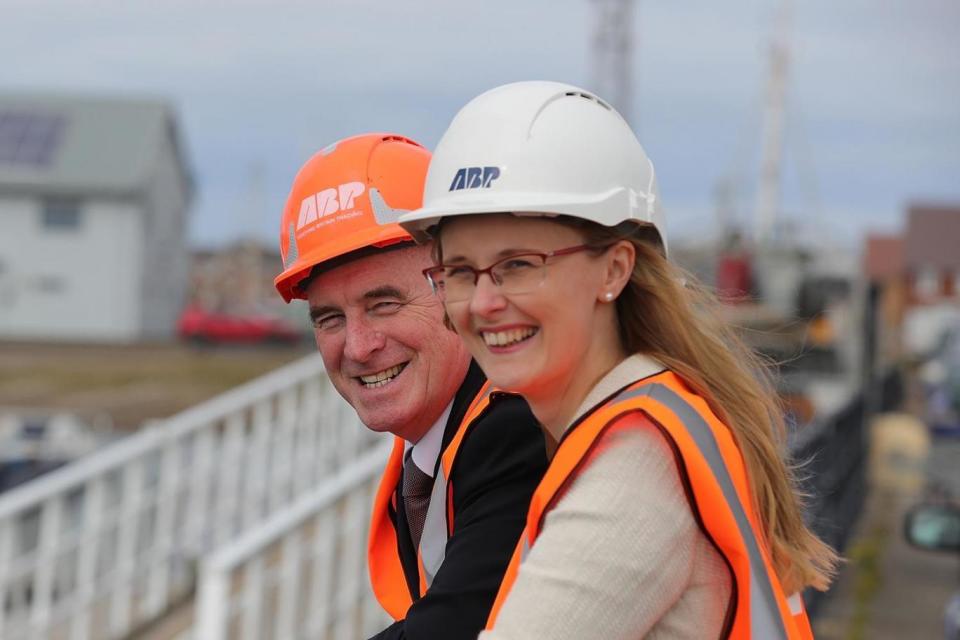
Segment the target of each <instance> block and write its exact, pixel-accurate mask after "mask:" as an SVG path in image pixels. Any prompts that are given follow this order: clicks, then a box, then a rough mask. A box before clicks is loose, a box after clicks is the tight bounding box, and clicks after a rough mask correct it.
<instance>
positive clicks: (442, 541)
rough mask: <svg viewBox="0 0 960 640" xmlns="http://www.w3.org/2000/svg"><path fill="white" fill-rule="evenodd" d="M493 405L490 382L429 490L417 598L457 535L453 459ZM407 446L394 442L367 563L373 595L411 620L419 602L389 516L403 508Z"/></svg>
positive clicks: (398, 615) (393, 612)
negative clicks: (399, 486) (398, 495)
mask: <svg viewBox="0 0 960 640" xmlns="http://www.w3.org/2000/svg"><path fill="white" fill-rule="evenodd" d="M489 405H490V383H489V382H486V383H484V385H483V386H482V387H481V388H480V391H479V392H478V393H477V395H476V397H475V398H474V399H473V401H472V402H471V403H470V407H469V408H468V409H467V413H466V414H465V415H464V417H463V420H462V421H461V422H460V425H459V426H458V427H457V432H456V434H454V436H453V439H452V440H451V441H450V444H448V445H447V448H446V449H445V450H444V452H443V455H442V456H441V458H440V468H439V469H438V471H437V477H436V478H434V481H433V492H432V493H431V494H430V503H429V505H428V507H427V515H426V518H425V520H424V524H423V534H422V535H421V537H420V547H419V549H417V558H418V563H417V564H418V565H419V574H420V592H419V593H418V594H416V597H417V598H420V597H422V596H423V594H424V593H426V591H427V589H428V588H429V587H430V584H431V583H432V582H433V577H434V576H435V575H436V574H437V571H438V570H439V569H440V565H441V564H443V557H444V553H445V552H446V547H447V539H448V538H449V537H450V535H451V534H452V533H453V483H452V482H450V471H451V469H453V463H454V460H456V457H457V452H458V451H459V450H460V444H461V443H462V442H463V438H464V436H466V434H467V432H468V431H469V430H470V426H471V425H472V424H473V423H474V422H475V421H476V420H477V419H478V418H480V417H481V416H482V415H483V413H484V411H486V409H487V407H488V406H489ZM404 447H405V444H404V440H403V438H396V439H395V440H394V443H393V451H392V452H391V453H390V459H389V460H388V461H387V467H386V469H384V472H383V476H382V477H381V479H380V487H379V488H378V489H377V496H376V498H375V499H374V503H373V515H372V517H371V521H370V537H369V539H368V541H367V566H368V567H369V571H370V582H371V584H372V586H373V593H374V595H375V596H376V598H377V601H379V602H380V606H382V607H383V608H384V610H385V611H386V612H387V613H389V614H390V616H391V617H393V619H394V620H402V619H404V618H406V616H407V609H409V608H410V605H412V604H413V601H414V597H413V594H411V593H410V589H409V588H408V587H407V580H406V577H405V576H404V573H403V565H402V564H401V562H400V554H399V552H398V550H397V530H396V526H395V525H396V521H395V520H394V519H393V518H392V517H391V516H390V511H391V509H392V510H393V511H394V513H395V512H396V510H397V509H402V508H403V505H398V504H397V500H396V492H397V483H399V482H400V476H401V474H402V472H403V454H404Z"/></svg>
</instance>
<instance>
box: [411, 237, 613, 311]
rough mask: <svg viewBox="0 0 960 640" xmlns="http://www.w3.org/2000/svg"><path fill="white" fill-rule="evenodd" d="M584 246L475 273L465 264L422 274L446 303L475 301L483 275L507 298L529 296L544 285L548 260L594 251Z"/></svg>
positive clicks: (499, 263) (531, 255)
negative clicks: (509, 296)
mask: <svg viewBox="0 0 960 640" xmlns="http://www.w3.org/2000/svg"><path fill="white" fill-rule="evenodd" d="M593 248H594V247H591V246H589V245H585V244H581V245H578V246H576V247H567V248H566V249H557V250H556V251H550V252H548V253H519V254H517V255H514V256H510V257H507V258H504V259H503V260H498V261H497V262H494V263H493V264H492V265H490V266H489V267H487V268H486V269H474V268H473V267H470V266H467V265H465V264H439V265H437V266H435V267H429V268H427V269H424V270H423V275H424V276H426V278H427V281H428V282H429V283H430V286H431V287H433V292H434V293H435V294H437V297H439V298H440V299H441V300H442V301H444V302H463V301H464V300H469V299H470V298H471V297H473V292H474V291H475V290H476V288H477V282H478V281H479V280H480V276H481V274H484V273H485V274H487V275H489V276H490V280H492V281H493V284H495V285H497V286H498V287H500V291H501V292H503V293H504V294H505V295H511V294H517V293H530V292H531V291H533V290H534V289H536V288H537V287H539V286H540V285H542V284H543V281H544V279H545V278H546V273H547V270H546V266H547V259H548V258H556V257H559V256H568V255H570V254H572V253H577V252H579V251H586V250H587V249H593Z"/></svg>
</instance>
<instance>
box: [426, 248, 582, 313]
mask: <svg viewBox="0 0 960 640" xmlns="http://www.w3.org/2000/svg"><path fill="white" fill-rule="evenodd" d="M594 249H598V247H594V246H591V245H588V244H578V245H576V246H575V247H565V248H563V249H557V250H556V251H525V252H523V253H515V254H513V255H510V256H506V257H504V258H501V259H500V260H497V261H496V262H494V263H493V264H491V265H490V266H489V267H487V268H486V269H475V268H473V267H471V266H469V265H465V264H435V265H433V266H432V267H427V268H426V269H424V270H423V271H422V272H421V273H423V277H424V278H426V279H427V282H429V283H430V288H431V289H432V290H433V293H434V295H436V296H437V297H438V298H440V299H441V300H443V301H444V302H447V300H446V296H444V295H443V294H441V292H440V288H439V287H438V286H437V283H436V282H435V281H434V279H433V274H434V273H438V272H439V271H441V270H443V269H449V268H452V267H456V268H458V269H469V270H470V271H471V272H472V273H473V287H474V289H476V287H477V283H478V282H480V276H481V275H483V274H487V275H488V276H490V282H492V283H493V284H494V285H495V286H496V287H498V288H499V287H500V286H501V285H502V284H503V281H500V282H497V279H496V278H495V277H494V276H493V270H494V269H495V268H496V267H497V266H498V265H500V264H503V263H504V262H506V261H508V260H515V259H517V258H522V257H524V256H531V257H532V256H537V257H538V258H540V259H541V260H542V261H543V264H541V265H540V268H543V267H545V266H547V259H549V258H556V257H560V256H568V255H571V254H574V253H580V252H581V251H589V250H594ZM467 299H469V298H467ZM454 302H459V301H457V300H455V301H454Z"/></svg>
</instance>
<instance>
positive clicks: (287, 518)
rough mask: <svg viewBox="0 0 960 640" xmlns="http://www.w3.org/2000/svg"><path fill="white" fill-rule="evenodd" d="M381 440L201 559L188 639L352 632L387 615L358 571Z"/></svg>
mask: <svg viewBox="0 0 960 640" xmlns="http://www.w3.org/2000/svg"><path fill="white" fill-rule="evenodd" d="M390 448H391V441H390V440H389V439H385V440H384V442H383V444H382V445H381V446H380V447H378V448H377V449H374V450H372V451H370V452H369V453H366V454H364V455H363V456H362V457H360V458H358V459H357V460H356V461H354V462H353V463H351V464H350V465H349V466H347V467H344V468H342V469H341V470H340V472H339V473H338V474H337V475H336V476H335V477H333V478H331V479H330V480H328V481H327V482H325V483H324V485H323V486H322V487H321V488H320V489H319V490H317V491H316V492H314V493H311V494H309V495H307V496H304V497H303V498H302V499H301V500H300V501H298V502H296V503H294V504H293V505H291V506H290V507H288V508H287V509H285V510H283V511H282V512H280V513H278V514H276V515H275V516H274V517H272V518H271V519H270V520H269V521H267V522H265V523H264V524H262V525H261V526H260V527H257V528H255V529H252V530H251V531H249V532H247V533H246V534H244V535H243V536H241V537H239V538H237V539H236V540H235V541H233V542H232V543H230V544H228V545H226V546H224V547H222V548H220V549H218V550H216V551H215V552H214V553H213V554H211V555H210V556H208V557H207V558H205V559H204V561H203V564H202V565H201V570H200V578H199V582H198V588H197V594H196V600H195V606H194V626H193V629H192V633H190V634H188V637H192V638H194V639H196V640H201V639H202V640H227V639H228V638H230V639H233V638H237V639H240V640H297V639H301V638H302V639H304V640H307V639H310V640H321V639H330V640H354V639H355V638H366V637H369V636H371V635H373V634H374V633H376V632H377V631H379V630H380V629H382V628H384V627H385V626H386V625H387V624H388V623H389V622H390V620H389V618H388V617H387V615H386V614H385V613H384V612H383V611H382V610H381V609H380V607H379V605H378V604H377V601H376V599H375V598H374V596H373V592H372V591H371V589H370V585H369V582H368V580H367V578H366V569H365V567H366V557H365V553H364V551H365V548H366V546H365V542H366V538H367V530H368V522H369V511H370V506H371V504H372V501H373V496H374V494H375V492H376V487H377V481H378V478H379V475H380V472H381V470H382V469H383V465H384V462H385V461H386V459H387V456H388V455H389V452H390Z"/></svg>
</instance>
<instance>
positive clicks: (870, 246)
mask: <svg viewBox="0 0 960 640" xmlns="http://www.w3.org/2000/svg"><path fill="white" fill-rule="evenodd" d="M863 270H864V273H865V274H866V276H867V278H868V279H869V280H870V281H872V282H882V281H886V280H890V279H893V278H899V277H900V275H901V274H902V273H903V237H901V236H894V235H883V234H873V233H871V234H870V235H868V236H867V247H866V252H865V254H864V258H863Z"/></svg>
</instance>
